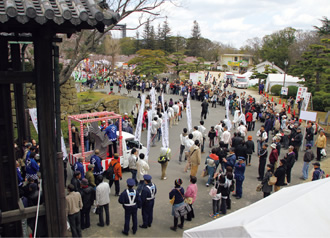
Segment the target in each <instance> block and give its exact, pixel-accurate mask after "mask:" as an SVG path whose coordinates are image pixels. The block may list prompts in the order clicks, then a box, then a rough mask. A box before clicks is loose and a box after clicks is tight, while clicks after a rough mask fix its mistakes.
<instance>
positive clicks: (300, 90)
mask: <svg viewBox="0 0 330 238" xmlns="http://www.w3.org/2000/svg"><path fill="white" fill-rule="evenodd" d="M307 90H308V88H307V87H299V88H298V91H297V96H296V103H298V101H299V100H300V98H301V97H303V95H304V94H305V93H307Z"/></svg>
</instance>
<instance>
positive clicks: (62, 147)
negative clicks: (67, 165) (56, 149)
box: [29, 108, 68, 159]
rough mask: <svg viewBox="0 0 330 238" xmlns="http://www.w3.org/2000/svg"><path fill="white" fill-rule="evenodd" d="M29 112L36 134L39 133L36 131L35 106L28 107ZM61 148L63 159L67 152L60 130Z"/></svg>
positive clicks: (36, 117)
mask: <svg viewBox="0 0 330 238" xmlns="http://www.w3.org/2000/svg"><path fill="white" fill-rule="evenodd" d="M29 114H30V117H31V121H32V123H33V126H34V129H36V132H37V134H39V132H38V113H37V108H30V109H29ZM61 150H62V153H63V159H65V158H66V157H67V156H68V152H67V151H66V147H65V143H64V138H63V133H62V130H61Z"/></svg>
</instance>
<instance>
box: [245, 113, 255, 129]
mask: <svg viewBox="0 0 330 238" xmlns="http://www.w3.org/2000/svg"><path fill="white" fill-rule="evenodd" d="M252 119H253V115H252V113H251V111H248V112H247V113H246V114H245V120H246V124H247V129H248V131H251V127H252Z"/></svg>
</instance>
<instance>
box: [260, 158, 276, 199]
mask: <svg viewBox="0 0 330 238" xmlns="http://www.w3.org/2000/svg"><path fill="white" fill-rule="evenodd" d="M266 168H267V171H266V173H265V176H264V178H263V180H262V182H261V184H262V191H263V193H264V198H265V197H268V196H269V195H270V193H271V192H272V191H273V185H269V183H268V182H269V179H270V178H271V177H272V176H273V173H274V166H273V165H272V164H267V167H266Z"/></svg>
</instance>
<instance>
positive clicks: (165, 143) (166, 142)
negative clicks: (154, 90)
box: [161, 94, 170, 148]
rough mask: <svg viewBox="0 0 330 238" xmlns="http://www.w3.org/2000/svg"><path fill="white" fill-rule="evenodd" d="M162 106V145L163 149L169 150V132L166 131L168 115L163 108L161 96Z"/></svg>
mask: <svg viewBox="0 0 330 238" xmlns="http://www.w3.org/2000/svg"><path fill="white" fill-rule="evenodd" d="M162 105H163V111H164V113H163V120H162V125H161V130H162V145H163V147H165V148H169V146H170V144H169V130H168V124H169V121H168V114H167V112H166V111H165V106H164V95H163V94H162Z"/></svg>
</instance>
